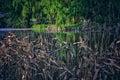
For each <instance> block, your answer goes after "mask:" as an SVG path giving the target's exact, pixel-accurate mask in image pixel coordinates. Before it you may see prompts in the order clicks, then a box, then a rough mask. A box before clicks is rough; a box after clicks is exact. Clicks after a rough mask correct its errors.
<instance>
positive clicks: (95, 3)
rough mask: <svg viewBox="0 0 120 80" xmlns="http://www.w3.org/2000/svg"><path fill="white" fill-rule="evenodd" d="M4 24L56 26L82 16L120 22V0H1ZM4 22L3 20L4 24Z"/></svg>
mask: <svg viewBox="0 0 120 80" xmlns="http://www.w3.org/2000/svg"><path fill="white" fill-rule="evenodd" d="M0 12H1V13H4V14H5V17H4V18H0V21H4V22H5V23H6V25H5V27H31V26H32V25H33V22H36V23H39V24H45V23H47V24H54V25H57V26H66V25H72V24H74V25H82V23H83V21H84V20H89V21H90V22H92V23H95V24H96V23H97V24H101V25H103V24H105V25H109V26H113V25H116V24H117V23H119V22H120V1H119V0H0ZM5 23H4V24H5Z"/></svg>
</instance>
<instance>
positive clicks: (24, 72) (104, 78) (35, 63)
mask: <svg viewBox="0 0 120 80" xmlns="http://www.w3.org/2000/svg"><path fill="white" fill-rule="evenodd" d="M21 34H22V35H23V36H21V37H20V36H19V35H21ZM86 34H87V33H86ZM98 35H99V36H98ZM97 36H98V37H96V35H95V34H92V33H91V34H90V33H88V35H86V37H85V35H84V36H83V34H76V35H73V33H33V32H28V33H25V34H23V32H22V33H20V32H18V33H17V32H16V33H15V32H14V33H12V32H9V33H8V34H7V35H6V37H5V38H4V40H1V41H0V79H1V80H119V79H120V78H119V75H120V40H116V41H114V42H113V43H114V44H113V43H112V41H109V40H110V39H109V38H110V36H111V35H109V36H108V35H107V37H106V35H103V33H102V34H101V33H99V34H97ZM100 36H101V37H100ZM62 37H63V38H62ZM68 37H69V38H68ZM90 37H91V39H90ZM97 39H99V40H97ZM89 40H90V41H89ZM93 40H94V41H93ZM107 42H108V43H107ZM104 43H106V44H104ZM111 43H112V45H111V46H110V44H111ZM103 44H104V45H103Z"/></svg>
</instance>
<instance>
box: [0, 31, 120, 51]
mask: <svg viewBox="0 0 120 80" xmlns="http://www.w3.org/2000/svg"><path fill="white" fill-rule="evenodd" d="M8 32H9V31H0V39H1V40H3V39H4V38H5V37H6V36H7V35H8ZM11 32H13V33H14V34H15V35H16V36H17V37H18V39H20V38H22V37H25V36H29V38H30V41H33V40H36V39H38V37H39V36H40V35H42V38H46V39H49V37H53V38H58V39H61V40H62V41H65V42H68V43H74V42H80V40H81V39H82V40H83V41H84V42H85V43H86V44H87V45H88V46H89V47H90V48H92V50H94V51H100V52H102V51H104V50H106V49H108V47H109V46H110V44H111V43H112V42H113V41H114V40H115V39H117V38H118V37H120V36H119V35H118V34H114V33H111V32H105V31H104V32H92V31H84V32H72V31H67V32H58V33H57V32H55V33H54V32H33V31H30V30H28V31H27V30H25V31H22V30H21V31H20V30H19V31H11Z"/></svg>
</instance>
